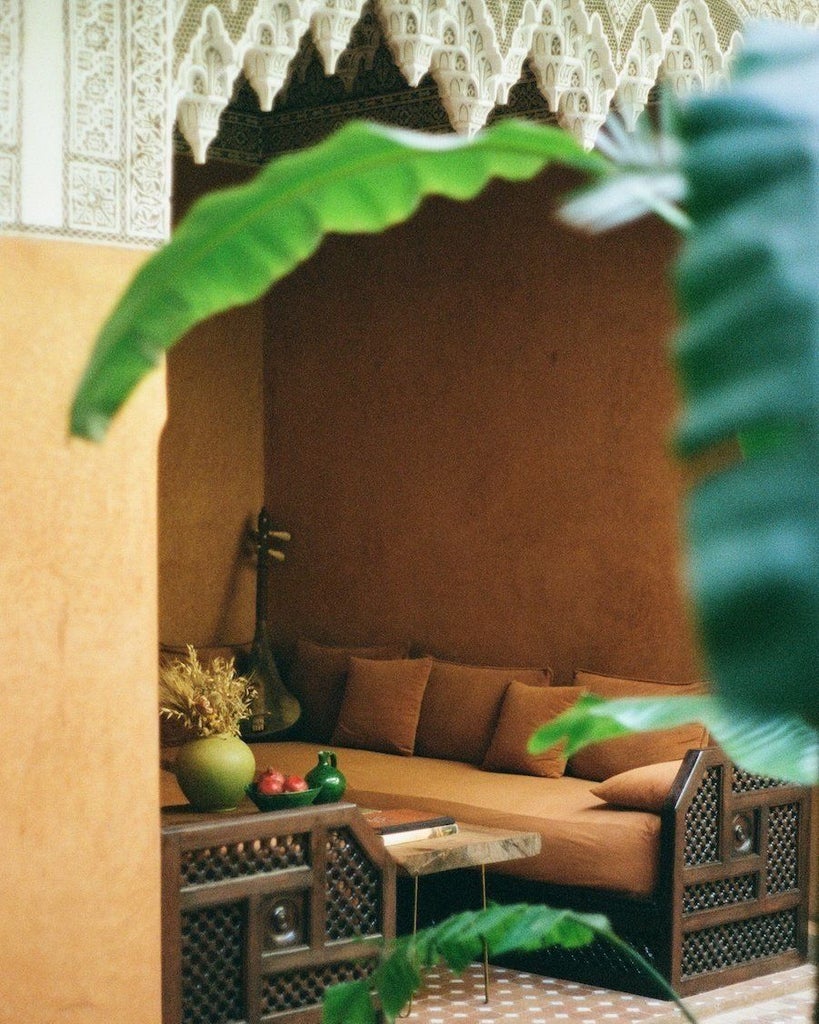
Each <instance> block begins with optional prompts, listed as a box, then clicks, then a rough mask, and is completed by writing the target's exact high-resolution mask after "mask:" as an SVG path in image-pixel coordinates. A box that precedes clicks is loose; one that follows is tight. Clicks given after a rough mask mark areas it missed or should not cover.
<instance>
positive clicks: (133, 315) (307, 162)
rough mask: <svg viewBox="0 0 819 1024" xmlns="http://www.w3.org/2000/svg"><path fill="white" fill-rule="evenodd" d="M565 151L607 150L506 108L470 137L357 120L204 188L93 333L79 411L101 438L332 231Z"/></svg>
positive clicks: (392, 218) (88, 429) (573, 159)
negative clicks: (219, 317) (147, 384)
mask: <svg viewBox="0 0 819 1024" xmlns="http://www.w3.org/2000/svg"><path fill="white" fill-rule="evenodd" d="M553 162H559V163H560V164H563V165H569V166H572V167H575V168H577V169H579V170H581V171H583V172H585V173H587V174H590V175H594V176H600V175H603V174H605V173H606V172H607V170H608V169H609V164H608V161H606V159H605V158H604V157H602V156H600V155H599V154H597V153H588V152H586V150H584V149H583V147H582V146H581V145H580V144H579V143H578V142H576V141H575V140H574V139H573V138H572V137H571V136H570V135H568V134H567V133H566V132H563V131H561V130H560V129H557V128H553V127H546V126H543V125H538V124H534V123H533V122H528V121H515V120H508V121H504V122H502V123H500V124H498V125H497V126H496V127H494V128H492V129H490V130H488V131H486V132H485V133H483V134H481V135H479V136H477V137H476V138H475V139H472V140H469V139H465V138H461V137H458V136H452V135H439V136H431V135H423V134H421V133H414V132H406V131H400V130H397V129H392V128H385V127H383V126H380V125H374V124H367V123H364V122H351V123H350V124H348V125H346V126H345V127H343V128H342V129H340V130H339V131H338V132H337V133H336V134H335V135H332V136H330V138H328V139H326V140H325V141H324V142H322V143H320V144H319V145H317V146H315V147H314V148H312V149H307V150H303V151H301V152H298V153H294V154H291V155H288V156H286V157H282V158H281V159H279V160H275V161H273V162H272V163H270V164H269V165H268V166H267V167H266V168H265V169H264V170H262V171H261V172H260V173H259V174H258V175H257V176H256V177H255V178H254V179H253V180H252V181H251V182H250V183H249V184H247V185H243V186H240V187H238V188H234V189H226V190H224V191H222V192H215V193H212V194H210V195H208V196H206V197H205V198H203V199H201V200H200V201H199V202H198V203H197V204H196V205H195V206H194V207H193V208H192V209H191V211H190V212H189V213H188V215H187V217H186V218H185V219H184V220H183V221H182V223H181V224H180V225H179V227H178V228H177V230H176V232H175V234H174V237H173V239H172V240H171V242H170V243H169V244H168V245H166V246H165V247H164V248H162V249H160V250H159V252H158V253H157V254H156V255H155V256H153V257H152V258H151V259H150V260H148V262H147V263H146V264H144V266H143V267H142V268H141V270H140V272H139V273H138V274H137V276H136V278H135V279H134V281H133V282H132V284H131V285H130V287H129V288H128V290H127V291H126V293H125V295H124V296H123V298H122V300H121V301H120V303H119V305H118V306H117V307H116V309H115V310H114V312H113V313H112V315H111V317H110V318H109V320H108V321H107V323H106V324H105V325H104V326H103V329H102V332H101V334H100V336H99V338H98V340H97V344H96V347H95V349H94V351H93V353H92V356H91V361H90V363H89V365H88V367H87V369H86V371H85V375H84V377H83V379H82V381H81V384H80V387H79V390H78V393H77V395H76V397H75V400H74V405H73V408H72V413H71V430H72V432H73V433H74V434H78V435H80V436H84V437H91V438H95V439H99V438H101V437H102V435H103V434H104V433H105V431H106V429H107V427H108V423H109V421H110V419H111V417H112V416H113V415H114V414H115V413H116V411H117V410H118V409H119V408H120V406H121V405H122V403H123V402H124V401H125V399H126V398H127V397H128V395H129V394H130V393H131V391H132V390H133V389H134V387H135V386H136V385H137V383H138V382H139V381H140V380H141V378H142V377H143V376H144V375H145V374H146V373H147V372H148V371H149V370H150V369H151V368H152V367H153V366H154V365H155V364H156V363H157V361H158V360H159V358H160V356H161V355H162V353H163V352H164V351H166V350H167V349H168V348H169V347H170V346H171V345H173V344H174V343H175V342H176V341H177V340H178V339H179V338H181V337H182V335H183V334H185V332H186V331H188V330H190V328H191V327H193V326H194V325H195V324H196V323H198V322H199V321H201V320H204V319H205V318H207V317H209V316H212V315H213V314H215V313H219V312H221V311H223V310H226V309H229V308H231V307H233V306H237V305H241V304H244V303H248V302H252V301H253V300H254V299H256V298H258V297H259V296H260V295H262V294H264V292H265V291H266V290H267V289H268V288H269V287H270V285H271V284H273V283H274V282H276V281H278V280H279V279H280V278H282V277H284V276H285V274H287V273H289V272H290V271H291V270H293V268H294V267H296V266H297V265H298V264H299V263H301V262H302V261H303V260H305V259H307V257H308V256H310V255H311V254H312V253H313V252H314V251H315V249H316V248H317V247H318V246H319V244H320V243H321V240H322V239H323V237H324V236H325V235H326V234H328V233H330V232H338V233H347V234H350V233H360V232H376V231H382V230H383V229H384V228H387V227H389V226H390V225H393V224H397V223H399V222H400V221H403V220H406V219H407V218H408V217H409V216H410V215H411V214H412V213H414V212H415V210H416V209H417V208H418V206H419V204H420V203H421V201H422V200H423V199H424V197H425V196H429V195H443V196H448V197H450V198H452V199H471V198H472V197H474V196H475V195H477V194H478V193H479V192H480V191H481V189H483V188H484V186H485V185H486V184H487V182H488V181H489V180H490V179H492V178H505V179H507V180H510V181H519V180H525V179H528V178H532V177H534V175H535V174H537V173H538V172H539V171H541V170H542V169H543V168H544V167H546V166H547V164H549V163H553Z"/></svg>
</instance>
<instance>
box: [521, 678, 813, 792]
mask: <svg viewBox="0 0 819 1024" xmlns="http://www.w3.org/2000/svg"><path fill="white" fill-rule="evenodd" d="M687 722H701V723H702V724H703V725H704V726H705V727H706V728H707V729H708V731H709V732H710V733H711V734H712V735H713V736H714V737H716V738H717V739H718V740H719V743H720V746H721V747H722V748H723V749H724V750H725V752H726V753H727V754H728V756H729V757H730V758H732V760H734V761H735V762H736V763H737V764H740V765H742V767H743V768H745V769H746V770H747V771H750V772H754V773H755V774H758V775H770V776H774V777H775V778H781V779H787V780H789V781H791V782H798V783H802V784H804V785H807V786H810V785H815V784H816V783H817V782H819V734H817V732H816V730H814V729H812V728H811V727H810V726H809V725H808V724H807V723H806V722H805V721H804V720H803V719H802V718H800V717H799V716H798V715H784V714H780V715H772V714H770V713H764V712H755V711H754V710H753V709H751V708H742V710H741V713H737V709H736V708H735V707H732V706H730V705H725V704H724V703H723V702H722V701H721V700H720V699H719V698H717V697H714V696H698V697H657V698H645V697H643V698H637V697H634V698H631V697H629V698H623V699H620V700H603V698H602V697H597V696H595V695H594V694H588V695H586V696H584V697H581V698H580V700H579V701H578V702H577V703H576V704H575V705H574V706H573V707H571V708H569V710H568V711H565V712H563V714H562V715H559V716H558V717H557V718H553V719H552V720H551V721H550V722H547V723H546V724H545V725H542V726H541V727H540V728H539V729H538V730H537V731H536V732H535V734H534V735H533V736H532V738H531V739H530V741H529V750H530V752H531V753H533V754H539V753H542V752H543V751H544V750H548V749H549V747H551V746H553V745H554V744H555V743H560V742H562V743H564V745H565V749H564V753H565V755H566V756H567V757H571V755H572V754H574V753H575V752H576V751H578V750H580V748H581V747H585V746H588V745H589V744H590V743H599V742H600V741H601V740H609V739H615V738H616V737H618V736H624V735H626V734H627V733H630V732H646V731H651V730H653V729H670V728H673V727H674V726H676V725H684V724H686V723H687Z"/></svg>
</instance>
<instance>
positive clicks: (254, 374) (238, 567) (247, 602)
mask: <svg viewBox="0 0 819 1024" xmlns="http://www.w3.org/2000/svg"><path fill="white" fill-rule="evenodd" d="M246 173H247V172H246V171H244V172H243V171H242V170H241V169H239V168H237V167H235V166H233V165H227V164H219V163H213V164H206V165H204V166H202V167H196V166H194V165H193V164H192V163H191V162H190V161H189V160H187V159H185V158H180V159H179V160H178V161H177V164H176V167H175V175H174V176H175V181H176V186H175V187H176V195H175V197H174V210H175V214H176V215H177V216H180V215H181V214H182V213H184V212H185V210H186V209H187V208H188V206H189V205H190V202H191V201H192V199H193V198H194V197H195V196H197V195H199V194H201V193H203V192H206V191H209V190H211V189H214V188H219V187H223V186H224V185H226V184H230V183H235V182H236V181H238V180H241V178H242V177H243V176H244V175H245V174H246ZM263 314H264V309H263V306H262V304H261V303H256V304H254V305H252V306H248V307H246V308H243V309H238V310H234V311H231V312H229V313H226V314H224V315H223V316H220V317H216V318H214V319H213V320H210V321H208V322H207V323H204V324H202V325H201V326H199V327H198V328H196V329H194V330H193V331H192V332H191V334H190V335H189V336H188V337H187V338H186V339H185V340H184V341H183V342H181V343H180V344H179V345H178V346H177V347H175V348H174V349H172V350H171V352H170V353H169V356H168V381H169V386H168V424H167V427H166V429H165V432H164V434H163V436H162V441H161V445H160V460H159V466H160V472H159V486H160V504H159V574H160V599H159V623H160V626H159V635H160V639H161V640H162V641H163V642H164V643H166V644H170V645H174V646H178V645H183V644H185V643H195V644H223V643H240V642H242V641H243V640H248V639H250V638H251V637H252V635H253V619H254V607H255V574H254V569H253V564H252V562H251V560H250V559H249V558H248V553H247V551H246V550H245V548H244V545H243V540H244V538H245V531H246V526H247V523H248V519H249V518H250V519H252V518H253V517H255V515H257V514H258V511H259V509H260V508H261V506H262V503H263V501H264V478H263V474H264V456H263V452H264V436H263V423H264V421H263V404H264V396H263V390H262V338H263V336H264V323H263Z"/></svg>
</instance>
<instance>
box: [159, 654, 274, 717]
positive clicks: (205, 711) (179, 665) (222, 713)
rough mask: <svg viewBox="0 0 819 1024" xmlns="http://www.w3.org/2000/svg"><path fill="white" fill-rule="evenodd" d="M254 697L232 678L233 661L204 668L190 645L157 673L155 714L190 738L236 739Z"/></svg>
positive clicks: (216, 661)
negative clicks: (227, 737) (177, 725)
mask: <svg viewBox="0 0 819 1024" xmlns="http://www.w3.org/2000/svg"><path fill="white" fill-rule="evenodd" d="M255 695H256V694H255V691H254V690H253V689H252V688H251V687H250V686H249V685H248V681H247V679H245V677H244V676H240V675H237V674H236V669H235V667H234V663H233V658H229V659H226V658H214V659H213V661H212V662H211V663H210V665H209V666H207V667H205V666H203V665H202V664H201V663H200V661H199V658H198V657H197V654H196V650H195V648H193V647H192V646H191V645H190V644H188V645H187V655H186V656H185V657H184V658H177V659H176V660H174V661H172V662H170V663H169V664H167V665H163V666H161V667H160V670H159V713H160V715H161V716H162V717H164V718H167V719H169V720H170V721H173V722H177V723H179V724H180V725H182V726H183V727H184V729H185V730H186V731H187V732H188V733H190V734H191V736H196V737H203V736H215V735H217V734H218V733H228V734H229V735H232V736H238V735H239V722H241V720H242V719H243V718H247V717H248V716H249V715H250V702H251V701H252V699H253V698H254V697H255Z"/></svg>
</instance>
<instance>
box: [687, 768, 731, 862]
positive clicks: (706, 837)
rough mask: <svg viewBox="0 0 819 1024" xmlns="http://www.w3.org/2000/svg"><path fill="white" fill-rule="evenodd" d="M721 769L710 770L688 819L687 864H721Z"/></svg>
mask: <svg viewBox="0 0 819 1024" xmlns="http://www.w3.org/2000/svg"><path fill="white" fill-rule="evenodd" d="M721 787H722V768H721V767H720V766H718V765H715V766H714V767H713V768H708V769H707V770H706V772H705V776H704V778H703V780H702V782H701V783H700V786H699V788H698V789H697V792H696V793H695V794H694V798H693V800H692V801H691V804H690V806H689V808H688V810H687V811H686V815H685V864H686V866H687V867H690V866H692V865H694V864H713V863H716V862H717V861H718V860H719V824H720V809H721V793H720V791H721Z"/></svg>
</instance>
